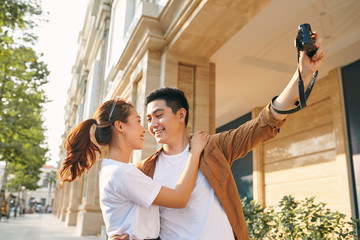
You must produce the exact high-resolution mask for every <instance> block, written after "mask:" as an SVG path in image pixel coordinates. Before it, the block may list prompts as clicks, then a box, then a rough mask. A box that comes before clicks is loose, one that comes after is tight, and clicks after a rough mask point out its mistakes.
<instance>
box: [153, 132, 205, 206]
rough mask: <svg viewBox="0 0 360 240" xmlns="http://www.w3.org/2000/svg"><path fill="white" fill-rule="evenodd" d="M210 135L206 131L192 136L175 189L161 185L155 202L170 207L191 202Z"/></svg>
mask: <svg viewBox="0 0 360 240" xmlns="http://www.w3.org/2000/svg"><path fill="white" fill-rule="evenodd" d="M208 138H209V136H208V135H207V134H205V133H204V132H197V133H196V134H194V135H193V137H192V138H191V140H190V141H191V150H190V154H189V159H188V162H187V164H186V167H185V170H184V172H183V173H182V175H181V177H180V179H179V181H178V182H177V184H176V188H175V189H171V188H167V187H164V186H163V187H161V189H160V192H159V193H158V195H157V197H156V198H155V200H154V202H153V204H155V205H159V206H162V207H169V208H184V207H186V205H187V203H188V202H189V199H190V195H191V193H192V191H193V189H194V187H195V183H196V179H197V173H198V169H199V159H200V154H201V152H202V151H203V148H204V147H205V145H206V143H207V141H208Z"/></svg>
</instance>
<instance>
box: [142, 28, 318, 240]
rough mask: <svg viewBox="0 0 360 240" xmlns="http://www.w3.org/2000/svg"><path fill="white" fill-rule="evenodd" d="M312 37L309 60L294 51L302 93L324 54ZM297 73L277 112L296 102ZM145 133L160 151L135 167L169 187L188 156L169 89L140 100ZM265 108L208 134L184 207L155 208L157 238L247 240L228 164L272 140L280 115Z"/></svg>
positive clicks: (184, 113)
mask: <svg viewBox="0 0 360 240" xmlns="http://www.w3.org/2000/svg"><path fill="white" fill-rule="evenodd" d="M315 36H316V43H315V46H316V47H317V48H318V49H317V52H316V54H315V55H314V56H313V57H312V58H311V59H310V58H309V57H308V56H307V55H306V54H304V52H301V53H300V59H299V66H298V67H299V72H300V73H301V76H302V79H303V80H304V85H305V89H306V86H307V85H308V84H309V82H310V78H311V76H312V75H313V73H314V72H315V71H316V70H317V69H318V68H319V67H320V65H321V63H322V62H323V59H324V52H323V48H322V46H320V43H321V38H318V37H317V34H315ZM298 79H299V77H298V71H296V72H295V74H294V76H293V77H292V79H291V80H290V82H289V84H288V85H287V86H286V88H285V89H284V90H283V91H282V93H281V94H280V95H279V96H278V97H277V98H276V100H275V101H274V102H273V107H274V108H276V109H280V110H286V109H290V108H292V107H293V106H294V103H295V102H296V101H297V100H298V96H299V94H298ZM145 104H146V106H147V121H148V130H149V132H150V133H151V134H152V135H153V136H154V137H155V139H156V141H157V142H158V143H160V144H162V147H161V148H160V149H159V150H158V151H157V152H156V153H154V154H153V155H152V156H150V157H149V158H147V159H146V160H143V161H141V162H139V163H138V164H137V167H138V168H139V169H140V170H142V171H143V172H144V173H145V174H147V175H148V176H150V177H152V178H153V179H154V180H155V181H156V182H158V183H160V184H162V185H164V186H167V187H171V188H175V185H176V182H177V180H178V178H179V177H180V175H181V173H182V171H183V170H184V167H185V163H186V159H187V156H188V154H189V152H188V148H189V137H188V135H187V133H186V125H187V121H188V111H189V109H188V108H189V107H188V103H187V100H186V98H185V96H184V94H183V92H181V91H180V90H178V89H175V88H161V89H156V90H154V91H152V92H150V93H149V94H148V96H147V97H146V103H145ZM273 107H270V105H267V106H266V107H265V108H264V109H263V110H262V112H261V113H260V115H259V116H258V117H257V118H255V119H252V120H251V121H249V122H247V123H245V124H243V125H241V126H240V127H238V128H237V129H234V130H230V131H225V132H222V133H219V134H215V135H212V136H211V137H210V139H209V142H208V144H207V145H206V146H205V148H204V152H203V154H202V155H201V158H200V164H199V174H198V178H197V182H196V186H195V188H194V191H193V193H192V195H191V198H190V200H189V203H188V205H187V206H186V208H184V209H169V208H163V207H161V208H160V223H161V229H160V238H161V239H162V240H168V239H171V240H175V239H206V240H208V239H249V236H248V232H247V228H246V223H245V219H244V215H243V212H242V207H241V202H240V198H239V196H238V191H237V188H236V184H235V181H234V179H233V176H232V173H231V169H230V168H231V164H232V163H233V161H234V160H236V159H238V158H239V157H243V156H245V155H246V154H247V153H248V152H249V151H250V150H252V149H253V148H254V147H256V146H257V144H259V143H261V142H264V141H266V140H269V139H271V138H273V137H275V136H276V134H277V133H278V132H279V130H280V127H281V126H282V125H283V124H284V121H285V118H286V114H279V113H277V112H275V111H274V109H273Z"/></svg>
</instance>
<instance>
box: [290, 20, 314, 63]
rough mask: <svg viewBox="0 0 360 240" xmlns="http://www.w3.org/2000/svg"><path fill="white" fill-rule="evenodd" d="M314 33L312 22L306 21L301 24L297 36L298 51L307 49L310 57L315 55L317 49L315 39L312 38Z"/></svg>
mask: <svg viewBox="0 0 360 240" xmlns="http://www.w3.org/2000/svg"><path fill="white" fill-rule="evenodd" d="M312 35H314V34H313V33H312V32H311V26H310V24H308V23H304V24H301V25H299V31H298V33H297V35H296V38H295V46H296V47H297V49H298V51H305V52H306V54H307V55H308V56H309V57H310V58H311V57H312V56H314V54H315V53H316V50H317V48H316V47H315V43H314V41H313V40H312V39H311V36H312Z"/></svg>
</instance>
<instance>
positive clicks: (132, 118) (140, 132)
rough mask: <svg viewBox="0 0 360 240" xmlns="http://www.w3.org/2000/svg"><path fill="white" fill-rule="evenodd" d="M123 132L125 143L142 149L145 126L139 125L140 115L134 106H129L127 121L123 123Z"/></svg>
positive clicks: (133, 147)
mask: <svg viewBox="0 0 360 240" xmlns="http://www.w3.org/2000/svg"><path fill="white" fill-rule="evenodd" d="M123 127H124V129H123V134H124V136H125V139H126V142H127V144H129V145H130V146H131V147H132V149H142V148H143V143H144V135H145V128H144V127H143V126H142V125H141V117H140V116H139V114H138V113H137V111H136V110H135V109H134V108H130V115H129V116H128V119H127V123H124V124H123Z"/></svg>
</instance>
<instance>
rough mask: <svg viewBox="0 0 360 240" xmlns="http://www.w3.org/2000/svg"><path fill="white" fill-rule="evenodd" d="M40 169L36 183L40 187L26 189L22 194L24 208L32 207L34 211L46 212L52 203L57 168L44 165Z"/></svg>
mask: <svg viewBox="0 0 360 240" xmlns="http://www.w3.org/2000/svg"><path fill="white" fill-rule="evenodd" d="M40 170H41V174H40V179H39V181H38V183H37V185H38V186H40V187H39V188H38V189H36V190H35V191H29V190H27V191H25V192H24V193H22V195H24V199H25V202H26V205H25V206H26V209H30V208H33V210H35V211H38V212H41V213H48V212H50V211H51V210H52V206H53V204H54V190H55V187H56V172H57V168H56V167H54V166H50V165H44V166H43V167H42V168H41V169H40Z"/></svg>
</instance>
